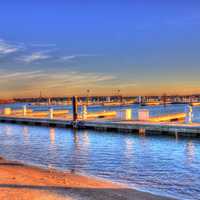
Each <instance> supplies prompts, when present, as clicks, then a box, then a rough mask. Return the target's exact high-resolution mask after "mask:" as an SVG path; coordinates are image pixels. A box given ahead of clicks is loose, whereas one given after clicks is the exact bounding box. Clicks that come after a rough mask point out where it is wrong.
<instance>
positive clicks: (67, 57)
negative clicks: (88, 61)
mask: <svg viewBox="0 0 200 200" xmlns="http://www.w3.org/2000/svg"><path fill="white" fill-rule="evenodd" d="M93 56H98V55H94V54H74V55H68V56H61V57H60V58H59V60H60V61H68V60H73V59H76V58H80V57H93Z"/></svg>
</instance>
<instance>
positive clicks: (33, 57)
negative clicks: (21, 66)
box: [18, 52, 51, 64]
mask: <svg viewBox="0 0 200 200" xmlns="http://www.w3.org/2000/svg"><path fill="white" fill-rule="evenodd" d="M48 58H51V56H50V55H48V54H47V53H46V52H33V53H31V54H30V55H25V56H21V57H20V58H19V59H18V60H19V61H22V62H24V63H27V64H28V63H32V62H36V61H40V60H46V59H48Z"/></svg>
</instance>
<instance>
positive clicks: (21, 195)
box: [0, 158, 170, 200]
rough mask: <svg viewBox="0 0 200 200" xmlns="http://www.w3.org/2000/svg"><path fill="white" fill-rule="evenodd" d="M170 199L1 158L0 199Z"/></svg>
mask: <svg viewBox="0 0 200 200" xmlns="http://www.w3.org/2000/svg"><path fill="white" fill-rule="evenodd" d="M63 199H65V200H75V199H76V200H170V198H165V197H159V196H155V195H152V194H149V193H145V192H140V191H137V190H133V189H129V188H127V187H125V186H123V185H120V184H115V183H112V182H108V181H102V180H98V179H95V178H91V177H86V176H82V175H78V174H75V173H73V172H71V173H70V172H60V171H56V170H54V169H48V170H46V169H42V168H38V167H32V166H28V165H24V164H21V163H18V162H12V161H8V160H5V159H3V158H0V200H63Z"/></svg>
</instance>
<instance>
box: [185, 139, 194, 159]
mask: <svg viewBox="0 0 200 200" xmlns="http://www.w3.org/2000/svg"><path fill="white" fill-rule="evenodd" d="M186 152H187V160H188V162H189V163H192V161H193V160H194V158H195V146H194V143H193V142H192V140H189V142H188V143H187V145H186Z"/></svg>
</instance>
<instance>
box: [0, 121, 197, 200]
mask: <svg viewBox="0 0 200 200" xmlns="http://www.w3.org/2000/svg"><path fill="white" fill-rule="evenodd" d="M0 154H1V155H2V156H5V157H6V158H8V159H13V160H20V161H23V162H27V163H31V164H35V165H42V166H46V167H49V168H52V167H56V168H59V169H62V170H73V171H75V172H83V173H86V174H91V175H95V176H98V177H102V178H107V179H111V180H113V181H117V182H123V183H126V184H129V185H130V186H133V187H137V188H139V189H141V190H146V191H150V192H153V193H158V194H161V195H169V196H173V197H178V198H180V199H200V141H199V140H198V139H183V138H178V137H174V138H171V137H159V136H155V137H153V136H151V137H145V136H144V135H141V136H138V135H134V134H125V133H119V134H118V133H117V134H116V133H109V132H95V131H92V130H82V131H77V130H76V131H73V130H71V129H59V128H47V127H33V126H23V125H11V124H0Z"/></svg>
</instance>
